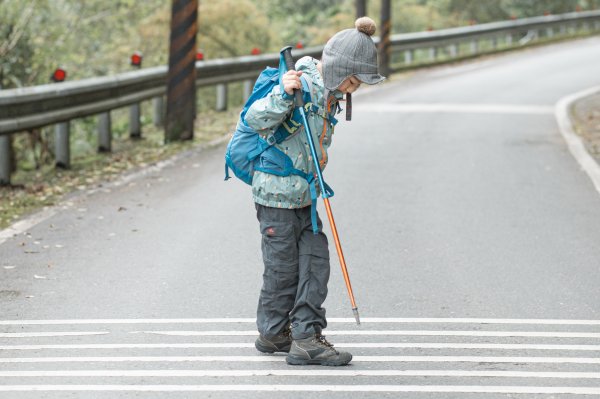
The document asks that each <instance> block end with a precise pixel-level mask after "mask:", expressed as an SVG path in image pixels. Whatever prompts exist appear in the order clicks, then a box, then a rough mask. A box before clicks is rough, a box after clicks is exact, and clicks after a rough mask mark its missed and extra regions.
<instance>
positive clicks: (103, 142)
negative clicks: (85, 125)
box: [98, 111, 112, 152]
mask: <svg viewBox="0 0 600 399" xmlns="http://www.w3.org/2000/svg"><path fill="white" fill-rule="evenodd" d="M110 125H111V123H110V111H109V112H104V113H102V114H100V115H98V152H110V151H111V150H112V133H111V126H110Z"/></svg>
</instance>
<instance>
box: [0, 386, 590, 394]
mask: <svg viewBox="0 0 600 399" xmlns="http://www.w3.org/2000/svg"><path fill="white" fill-rule="evenodd" d="M0 391H2V392H15V391H20V392H23V391H139V392H199V391H202V392H211V391H238V392H243V391H254V392H260V391H263V392H264V391H269V392H296V391H297V392H461V393H462V392H464V393H514V394H518V393H529V394H574V395H598V394H600V388H595V387H534V386H477V385H5V386H0Z"/></svg>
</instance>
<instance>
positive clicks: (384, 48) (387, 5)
mask: <svg viewBox="0 0 600 399" xmlns="http://www.w3.org/2000/svg"><path fill="white" fill-rule="evenodd" d="M391 8H392V5H391V0H382V1H381V35H380V38H379V71H380V73H381V74H382V75H383V76H389V75H390V50H391V42H390V30H391V25H392V24H391V14H392V11H391Z"/></svg>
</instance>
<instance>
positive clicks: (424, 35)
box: [0, 11, 600, 183]
mask: <svg viewBox="0 0 600 399" xmlns="http://www.w3.org/2000/svg"><path fill="white" fill-rule="evenodd" d="M557 29H558V32H557V31H556V30H557ZM578 30H584V31H588V32H590V33H592V32H595V31H600V11H586V12H576V13H568V14H561V15H549V16H542V17H534V18H525V19H520V20H512V21H503V22H492V23H486V24H481V25H474V26H468V27H460V28H451V29H442V30H437V31H427V32H415V33H404V34H396V35H392V37H391V52H392V54H393V55H394V56H398V55H399V56H401V55H402V54H404V59H403V60H402V59H400V61H398V57H396V62H395V63H396V64H400V65H399V67H400V68H402V67H407V66H411V65H414V63H415V61H416V60H415V53H416V52H418V51H422V50H426V51H428V53H427V57H426V62H436V61H437V59H438V57H439V50H440V49H442V50H443V51H445V53H446V54H447V58H456V57H460V56H461V54H460V44H461V43H469V51H468V52H469V55H476V54H479V53H480V48H479V46H480V42H481V41H482V40H490V41H491V43H492V46H491V47H492V48H495V47H496V46H497V44H498V42H499V41H500V40H502V41H503V42H504V45H505V47H510V46H514V44H513V38H515V37H518V39H519V44H525V42H528V41H532V40H535V39H537V38H539V37H548V38H551V37H555V36H556V37H559V36H561V35H563V36H564V35H566V34H573V33H575V32H577V31H578ZM375 41H376V42H377V41H378V39H377V38H375ZM322 50H323V46H318V47H311V48H307V49H303V50H295V51H294V55H295V57H297V58H299V57H302V56H312V57H315V58H319V57H320V55H321V52H322ZM463 56H464V54H463ZM278 59H279V54H265V55H258V56H244V57H237V58H226V59H217V60H209V61H198V62H197V63H196V70H197V76H198V79H197V81H196V85H197V87H203V86H213V85H219V86H218V87H219V89H220V90H218V91H217V93H218V97H220V98H218V99H217V102H218V103H220V105H218V107H217V108H218V109H219V108H224V107H226V101H225V102H224V101H223V96H225V98H226V93H227V89H226V84H227V83H230V82H236V81H246V83H247V84H246V85H245V89H244V92H245V93H244V95H245V96H247V95H249V91H250V89H251V80H253V79H254V78H256V77H257V76H258V75H259V73H260V71H261V70H262V69H264V68H265V67H266V66H269V65H276V64H277V63H278ZM393 60H394V57H392V61H393ZM395 69H396V70H397V69H398V65H396V67H395V68H394V67H392V70H395ZM166 77H167V67H166V66H161V67H154V68H145V69H142V70H139V71H133V72H126V73H121V74H118V75H114V76H107V77H100V78H91V79H82V80H78V81H71V82H63V83H54V84H47V85H41V86H34V87H26V88H20V89H10V90H0V183H2V182H5V181H6V180H7V177H6V174H7V172H6V170H4V168H5V166H3V165H4V164H5V162H2V159H3V158H6V157H7V155H6V153H5V152H4V151H5V147H6V143H4V142H3V141H5V140H4V139H6V137H5V136H6V135H9V134H12V133H16V132H21V131H26V130H30V129H34V128H40V127H44V126H48V125H52V124H56V123H59V124H62V130H63V136H64V135H66V136H67V139H66V140H65V139H63V140H62V141H63V143H66V144H64V145H67V146H68V121H70V120H72V119H76V118H81V117H85V116H90V115H98V114H100V115H101V117H100V124H101V126H102V127H101V128H100V130H103V131H104V133H101V134H104V136H105V138H104V139H101V140H99V142H108V148H104V150H110V134H111V133H110V116H109V114H108V113H109V112H110V111H111V110H113V109H117V108H122V107H125V106H128V105H132V104H133V105H137V104H139V102H140V101H144V100H148V99H152V98H154V99H158V101H156V102H155V104H156V106H155V121H156V120H161V114H162V113H163V109H162V108H163V107H162V101H161V100H162V97H163V96H164V94H165V91H166ZM134 115H137V116H134ZM136 117H137V118H139V107H138V111H137V114H135V113H134V112H133V111H132V122H133V120H134V119H135V118H136ZM65 123H66V124H67V125H66V126H65ZM58 130H60V129H58ZM57 134H58V133H57ZM106 135H108V139H107V138H106ZM57 152H58V151H57ZM62 153H64V154H65V155H64V157H66V164H65V162H64V160H63V161H62V162H59V161H58V160H57V164H61V163H62V164H63V165H62V166H68V150H67V151H66V152H65V151H62ZM8 175H9V177H10V173H8Z"/></svg>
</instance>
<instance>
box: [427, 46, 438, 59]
mask: <svg viewBox="0 0 600 399" xmlns="http://www.w3.org/2000/svg"><path fill="white" fill-rule="evenodd" d="M436 57H437V47H431V48H429V61H430V62H434V61H435V58H436Z"/></svg>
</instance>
